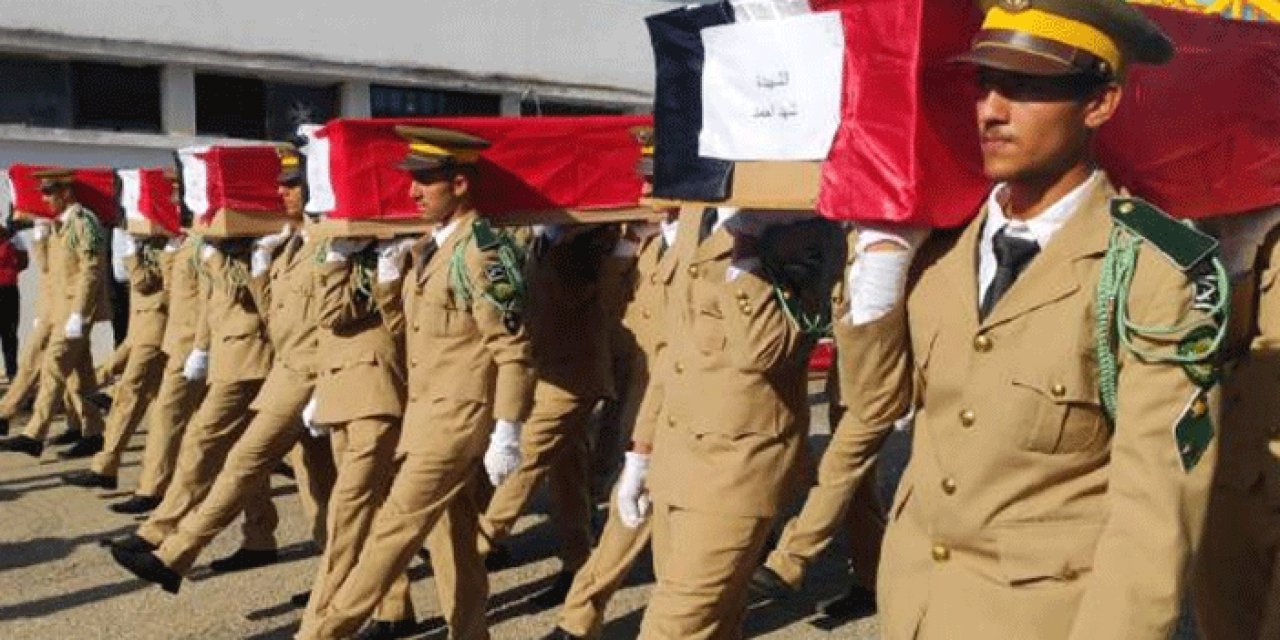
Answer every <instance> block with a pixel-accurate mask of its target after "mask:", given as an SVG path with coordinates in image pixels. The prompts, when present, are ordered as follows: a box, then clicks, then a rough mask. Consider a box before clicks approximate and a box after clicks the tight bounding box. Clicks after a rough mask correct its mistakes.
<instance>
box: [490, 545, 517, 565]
mask: <svg viewBox="0 0 1280 640" xmlns="http://www.w3.org/2000/svg"><path fill="white" fill-rule="evenodd" d="M515 564H516V561H515V558H513V557H511V551H509V550H507V546H506V545H502V544H495V545H493V548H492V549H489V555H487V556H485V557H484V568H485V569H486V570H488V571H502V570H503V569H508V568H511V567H514V566H515Z"/></svg>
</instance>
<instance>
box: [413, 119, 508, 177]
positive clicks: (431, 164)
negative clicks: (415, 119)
mask: <svg viewBox="0 0 1280 640" xmlns="http://www.w3.org/2000/svg"><path fill="white" fill-rule="evenodd" d="M396 133H397V134H399V135H400V137H402V138H404V139H406V140H408V141H409V153H408V154H406V155H405V157H404V159H403V160H401V161H400V163H399V164H398V165H397V166H398V167H399V168H401V169H404V170H405V171H410V172H413V171H434V170H436V169H445V168H449V167H454V166H458V165H474V164H476V163H477V162H479V161H480V152H481V151H483V150H485V149H488V148H489V141H488V140H485V139H484V138H481V137H479V136H473V135H471V134H469V133H463V132H461V131H453V130H451V129H440V128H438V127H413V126H407V125H402V126H398V127H396Z"/></svg>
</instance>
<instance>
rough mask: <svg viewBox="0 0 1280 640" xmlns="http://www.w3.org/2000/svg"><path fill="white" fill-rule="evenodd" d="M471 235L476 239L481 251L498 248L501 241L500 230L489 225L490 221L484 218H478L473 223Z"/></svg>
mask: <svg viewBox="0 0 1280 640" xmlns="http://www.w3.org/2000/svg"><path fill="white" fill-rule="evenodd" d="M471 235H472V237H474V238H475V239H476V247H477V248H479V249H480V250H481V251H491V250H493V249H497V248H498V245H499V243H500V242H501V241H500V240H499V239H498V232H497V231H494V230H493V227H491V226H489V221H488V220H485V219H484V218H477V219H476V221H475V222H473V223H471Z"/></svg>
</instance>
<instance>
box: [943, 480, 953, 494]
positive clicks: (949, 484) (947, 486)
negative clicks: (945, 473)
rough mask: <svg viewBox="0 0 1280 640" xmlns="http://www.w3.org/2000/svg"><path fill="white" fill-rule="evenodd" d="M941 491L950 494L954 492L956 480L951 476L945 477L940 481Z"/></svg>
mask: <svg viewBox="0 0 1280 640" xmlns="http://www.w3.org/2000/svg"><path fill="white" fill-rule="evenodd" d="M942 492H943V493H945V494H947V495H952V494H954V493H955V492H956V481H955V480H954V479H952V478H945V479H943V481H942Z"/></svg>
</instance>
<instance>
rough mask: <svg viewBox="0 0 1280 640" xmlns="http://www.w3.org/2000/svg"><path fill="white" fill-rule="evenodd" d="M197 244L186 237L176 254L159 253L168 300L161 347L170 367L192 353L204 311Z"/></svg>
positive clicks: (197, 242)
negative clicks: (192, 346)
mask: <svg viewBox="0 0 1280 640" xmlns="http://www.w3.org/2000/svg"><path fill="white" fill-rule="evenodd" d="M199 244H200V243H199V241H197V240H196V238H195V237H193V236H187V237H186V238H185V239H184V240H183V241H182V244H181V245H179V246H178V249H177V250H176V251H165V252H162V253H161V254H160V266H161V269H162V270H163V271H164V274H165V277H164V281H165V288H166V292H167V295H168V299H169V300H168V302H169V317H168V320H167V321H166V322H165V327H164V341H163V343H162V344H161V348H162V349H163V350H164V352H165V354H166V355H168V356H169V362H170V363H171V364H177V363H181V362H183V361H184V360H185V359H186V357H187V354H188V353H190V352H191V345H192V343H193V342H195V338H196V324H197V322H198V320H199V319H200V318H201V314H202V313H203V309H204V302H205V301H204V298H202V297H201V295H200V280H201V278H202V277H203V276H201V268H202V267H201V266H200V265H199V256H197V255H196V252H197V247H198V245H199Z"/></svg>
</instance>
